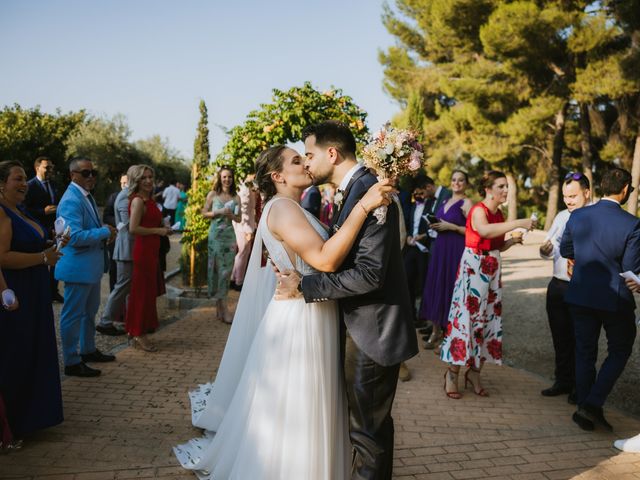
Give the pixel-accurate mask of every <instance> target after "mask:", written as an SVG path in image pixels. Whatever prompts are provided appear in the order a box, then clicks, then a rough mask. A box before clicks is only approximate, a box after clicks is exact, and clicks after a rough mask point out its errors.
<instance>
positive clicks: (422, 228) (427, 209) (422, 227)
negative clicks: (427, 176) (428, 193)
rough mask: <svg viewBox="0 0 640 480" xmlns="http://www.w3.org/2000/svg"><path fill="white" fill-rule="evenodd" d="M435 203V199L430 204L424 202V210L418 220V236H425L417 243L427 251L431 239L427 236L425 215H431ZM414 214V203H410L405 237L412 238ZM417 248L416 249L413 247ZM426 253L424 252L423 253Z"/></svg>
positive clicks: (427, 223) (427, 226) (427, 224)
mask: <svg viewBox="0 0 640 480" xmlns="http://www.w3.org/2000/svg"><path fill="white" fill-rule="evenodd" d="M434 203H435V199H434V201H432V202H429V201H426V202H425V206H424V210H423V211H422V215H421V216H420V219H419V220H418V235H420V234H425V235H426V236H425V237H424V238H423V239H422V240H420V241H419V243H420V244H421V245H423V246H425V247H426V248H427V249H429V248H431V237H430V236H429V235H428V232H429V222H428V221H427V218H426V216H427V213H431V210H432V207H433V204H434ZM415 213H416V203H415V202H412V203H411V208H410V209H409V216H408V222H407V235H409V236H413V230H414V227H415V219H414V216H415ZM414 248H417V247H414ZM425 253H426V252H425Z"/></svg>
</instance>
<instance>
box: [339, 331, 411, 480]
mask: <svg viewBox="0 0 640 480" xmlns="http://www.w3.org/2000/svg"><path fill="white" fill-rule="evenodd" d="M345 340H346V343H345V350H344V351H345V359H344V372H345V381H346V390H347V397H348V400H349V437H350V438H351V443H352V445H353V458H352V463H351V479H352V480H365V479H366V480H391V476H392V472H393V436H394V429H393V419H392V418H391V407H392V405H393V399H394V397H395V394H396V386H397V384H398V372H399V369H400V365H393V366H390V367H384V366H382V365H378V364H377V363H376V362H374V361H373V360H371V359H370V358H369V357H368V356H367V355H366V354H365V353H364V352H363V351H362V350H360V349H359V348H358V346H357V345H356V343H355V342H354V341H353V339H352V338H351V336H350V335H349V333H348V332H347V334H346V339H345Z"/></svg>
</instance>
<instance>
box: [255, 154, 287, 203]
mask: <svg viewBox="0 0 640 480" xmlns="http://www.w3.org/2000/svg"><path fill="white" fill-rule="evenodd" d="M286 148H287V147H286V146H284V145H274V146H273V147H269V148H267V149H266V150H265V151H264V152H262V153H261V154H260V155H259V156H258V159H257V160H256V178H255V180H254V183H255V184H256V185H257V187H258V190H260V191H261V192H262V193H263V194H264V196H265V201H267V200H269V199H270V198H271V197H273V196H274V195H275V194H276V193H278V192H277V190H276V186H275V185H274V183H273V180H272V179H271V174H272V173H273V172H280V171H282V162H283V160H284V158H283V156H282V152H284V151H285V149H286Z"/></svg>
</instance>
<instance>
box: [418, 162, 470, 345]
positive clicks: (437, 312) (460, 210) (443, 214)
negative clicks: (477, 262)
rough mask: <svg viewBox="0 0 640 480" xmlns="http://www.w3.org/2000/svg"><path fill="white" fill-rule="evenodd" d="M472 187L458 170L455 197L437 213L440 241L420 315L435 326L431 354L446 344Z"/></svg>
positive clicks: (454, 175) (453, 180)
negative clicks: (443, 338)
mask: <svg viewBox="0 0 640 480" xmlns="http://www.w3.org/2000/svg"><path fill="white" fill-rule="evenodd" d="M468 186H469V177H468V175H467V173H466V172H463V171H462V170H454V171H453V173H452V174H451V191H452V193H453V195H452V196H451V198H450V199H449V200H448V201H447V202H445V203H443V204H442V206H441V207H440V208H439V209H438V211H437V212H436V217H437V218H438V219H439V220H440V221H439V222H438V223H432V224H431V226H430V227H431V228H432V229H433V230H435V231H436V232H438V237H437V238H436V240H435V242H433V246H432V247H431V256H430V259H429V268H428V270H427V279H426V281H425V284H424V291H423V294H422V305H420V314H419V315H420V319H421V320H430V321H431V323H433V332H432V333H431V336H430V337H429V339H428V340H427V342H426V343H425V344H424V348H426V349H427V350H431V349H433V348H435V347H436V345H437V344H438V343H439V342H440V340H442V332H443V329H444V328H445V327H446V326H447V319H448V316H449V306H450V305H451V295H452V293H453V285H454V284H455V281H456V272H457V271H458V265H459V264H460V258H461V257H462V251H463V250H464V235H465V223H466V221H467V214H468V213H469V209H470V208H471V206H472V205H473V204H472V202H471V200H469V199H468V198H467V196H466V195H465V190H466V189H467V187H468Z"/></svg>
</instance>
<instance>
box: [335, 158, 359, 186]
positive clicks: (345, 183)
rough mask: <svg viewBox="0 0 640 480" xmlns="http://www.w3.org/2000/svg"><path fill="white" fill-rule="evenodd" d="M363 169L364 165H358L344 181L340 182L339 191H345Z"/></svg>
mask: <svg viewBox="0 0 640 480" xmlns="http://www.w3.org/2000/svg"><path fill="white" fill-rule="evenodd" d="M361 168H364V167H363V166H362V165H360V164H359V163H356V164H355V165H354V166H353V167H352V168H351V170H349V171H348V172H347V173H346V175H345V176H344V177H343V179H342V181H341V182H340V185H338V190H341V191H343V192H344V191H345V190H346V188H347V185H349V182H350V181H351V179H352V178H353V176H354V175H355V174H356V172H357V171H358V170H360V169H361Z"/></svg>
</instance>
